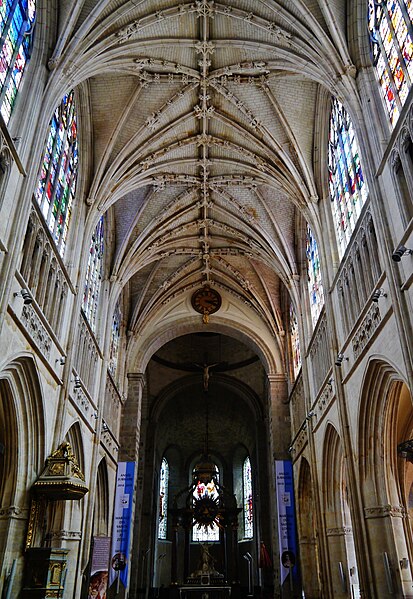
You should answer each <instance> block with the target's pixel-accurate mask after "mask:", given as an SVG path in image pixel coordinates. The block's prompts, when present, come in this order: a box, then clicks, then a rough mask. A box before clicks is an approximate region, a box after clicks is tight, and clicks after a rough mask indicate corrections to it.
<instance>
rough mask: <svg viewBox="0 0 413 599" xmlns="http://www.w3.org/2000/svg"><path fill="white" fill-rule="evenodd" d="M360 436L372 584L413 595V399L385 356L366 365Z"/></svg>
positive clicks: (382, 589) (382, 590)
mask: <svg viewBox="0 0 413 599" xmlns="http://www.w3.org/2000/svg"><path fill="white" fill-rule="evenodd" d="M359 438H360V449H361V461H360V480H361V489H362V499H363V506H364V517H365V520H366V530H367V536H368V546H369V551H368V556H367V561H368V562H369V563H370V564H371V569H372V573H371V578H372V586H373V588H375V589H376V592H377V593H379V592H380V593H388V596H392V597H406V596H410V594H409V593H411V588H412V574H411V565H410V564H411V560H412V558H413V556H412V529H411V524H410V520H409V517H408V516H409V510H410V507H409V506H410V501H411V499H410V493H411V487H412V482H413V466H412V463H411V462H410V458H412V457H413V455H411V454H410V453H409V451H408V444H406V441H409V440H410V439H412V438H413V408H412V398H411V395H410V393H409V391H408V389H407V386H406V385H405V383H404V382H403V380H402V377H401V375H400V374H399V373H398V372H397V370H396V369H395V367H394V366H392V365H391V364H389V363H388V362H385V361H383V360H379V359H373V360H371V361H370V363H369V365H368V368H367V369H366V373H365V377H364V384H363V389H362V402H361V414H360V429H359ZM383 481H384V484H383ZM401 563H402V564H403V565H401ZM383 596H386V595H383Z"/></svg>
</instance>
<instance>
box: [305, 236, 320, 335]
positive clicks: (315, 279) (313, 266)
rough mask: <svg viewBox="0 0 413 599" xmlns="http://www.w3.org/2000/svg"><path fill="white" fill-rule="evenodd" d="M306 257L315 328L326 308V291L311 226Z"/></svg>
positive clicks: (312, 317)
mask: <svg viewBox="0 0 413 599" xmlns="http://www.w3.org/2000/svg"><path fill="white" fill-rule="evenodd" d="M306 256H307V275H308V292H309V296H310V310H311V319H312V322H313V326H315V325H316V323H317V320H318V317H319V315H320V312H321V309H322V307H323V306H324V291H323V283H322V279H321V269H320V256H319V252H318V246H317V241H316V239H315V237H314V235H313V232H312V231H311V228H310V226H309V225H307V235H306Z"/></svg>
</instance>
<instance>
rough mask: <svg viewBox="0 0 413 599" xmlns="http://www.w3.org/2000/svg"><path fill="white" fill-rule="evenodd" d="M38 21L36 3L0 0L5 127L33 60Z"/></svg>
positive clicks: (0, 95) (0, 94)
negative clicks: (32, 50)
mask: <svg viewBox="0 0 413 599" xmlns="http://www.w3.org/2000/svg"><path fill="white" fill-rule="evenodd" d="M35 17H36V3H35V0H17V1H16V2H11V1H10V0H8V1H7V2H5V1H4V0H3V1H1V0H0V30H1V38H2V40H3V47H2V49H1V52H0V84H1V89H0V99H1V114H2V116H3V118H4V120H5V122H6V123H8V121H9V119H10V116H11V112H12V110H13V106H14V103H15V100H16V97H17V93H18V90H19V86H20V83H21V80H22V76H23V73H24V69H25V67H26V64H27V62H28V60H29V59H30V53H31V45H32V34H33V28H34V22H35Z"/></svg>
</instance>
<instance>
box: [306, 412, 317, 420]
mask: <svg viewBox="0 0 413 599" xmlns="http://www.w3.org/2000/svg"><path fill="white" fill-rule="evenodd" d="M313 416H315V412H314V410H310V411H309V412H308V414H307V416H306V417H305V419H306V420H311V418H312V417H313Z"/></svg>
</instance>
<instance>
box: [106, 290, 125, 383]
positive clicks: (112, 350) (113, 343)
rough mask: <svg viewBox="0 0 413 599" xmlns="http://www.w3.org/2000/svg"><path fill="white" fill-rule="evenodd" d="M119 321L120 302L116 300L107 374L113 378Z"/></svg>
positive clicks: (117, 347)
mask: <svg viewBox="0 0 413 599" xmlns="http://www.w3.org/2000/svg"><path fill="white" fill-rule="evenodd" d="M121 320H122V313H121V311H120V302H119V300H118V301H117V303H116V306H115V311H114V313H113V319H112V331H111V335H110V348H109V372H110V374H111V375H112V376H113V377H114V376H115V375H116V369H117V366H118V354H119V339H120V323H121Z"/></svg>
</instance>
